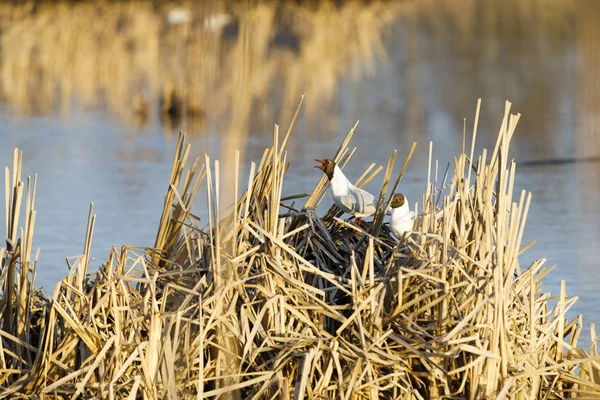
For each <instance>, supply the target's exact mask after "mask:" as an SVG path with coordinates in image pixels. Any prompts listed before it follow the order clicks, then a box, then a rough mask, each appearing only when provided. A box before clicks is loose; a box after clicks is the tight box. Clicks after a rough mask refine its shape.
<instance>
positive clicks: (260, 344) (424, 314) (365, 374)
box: [0, 103, 600, 399]
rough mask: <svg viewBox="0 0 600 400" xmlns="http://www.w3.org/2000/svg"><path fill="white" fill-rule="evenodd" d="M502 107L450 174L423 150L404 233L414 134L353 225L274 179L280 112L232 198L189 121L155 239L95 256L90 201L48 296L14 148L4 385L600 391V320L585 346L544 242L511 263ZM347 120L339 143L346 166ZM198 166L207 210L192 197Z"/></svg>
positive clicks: (447, 392)
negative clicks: (192, 156) (546, 286)
mask: <svg viewBox="0 0 600 400" xmlns="http://www.w3.org/2000/svg"><path fill="white" fill-rule="evenodd" d="M478 110H479V108H478ZM509 110H510V104H509V103H507V107H506V113H505V115H504V119H503V122H502V126H501V128H500V132H499V135H498V140H497V143H496V146H495V148H494V149H493V151H492V152H491V153H488V152H487V151H485V150H484V151H483V153H482V154H481V155H480V156H478V157H477V158H474V154H473V153H474V142H475V134H474V135H473V140H472V145H471V148H470V154H469V155H467V154H466V150H465V151H463V153H462V154H460V155H459V156H458V157H456V158H455V159H454V163H453V168H451V171H448V173H447V174H444V177H443V178H441V177H440V179H439V180H438V174H437V171H435V170H433V171H431V169H430V174H429V176H430V177H432V175H433V176H434V177H435V178H434V177H432V179H429V183H428V189H427V191H426V193H424V195H423V200H422V203H421V204H422V207H421V210H420V212H419V214H420V215H419V217H418V219H417V221H416V223H415V232H414V233H413V234H412V235H410V236H409V237H408V238H405V239H404V240H401V241H400V242H397V241H396V240H395V239H394V238H393V237H391V236H390V234H389V230H388V229H387V228H386V226H385V224H383V222H384V219H383V217H384V214H385V213H384V211H385V210H386V208H387V207H388V204H389V200H390V198H391V195H392V194H393V193H394V192H395V191H396V190H397V189H398V187H399V183H400V181H401V178H402V174H403V171H404V169H405V167H406V165H407V163H408V160H409V159H410V154H411V153H412V150H414V145H413V147H412V148H411V151H410V152H409V156H408V157H407V158H406V161H405V163H404V167H403V168H402V170H401V171H400V173H399V174H398V175H397V177H395V179H393V175H392V171H393V166H394V162H395V152H394V154H393V156H392V158H391V159H390V163H389V164H388V166H387V169H386V174H385V177H384V179H383V185H382V189H381V192H380V193H379V205H380V207H379V211H378V213H377V214H376V215H375V216H374V218H373V221H372V222H371V223H363V224H362V225H361V226H355V225H353V224H351V223H349V222H347V221H345V220H343V219H341V218H340V216H341V213H340V211H339V210H338V209H336V208H335V207H332V208H331V209H330V210H329V211H328V212H327V213H326V214H325V215H324V216H319V215H318V214H317V213H316V211H315V209H316V207H317V206H318V204H319V202H320V201H321V200H322V199H323V197H324V195H325V194H326V192H327V182H326V179H325V177H323V179H322V180H321V181H320V182H319V183H318V184H317V186H316V188H315V190H314V192H313V193H312V194H310V195H308V196H303V195H294V194H290V195H288V196H283V194H282V188H283V182H284V177H285V173H286V171H287V170H288V168H289V165H288V164H287V162H286V152H285V145H286V143H287V142H288V138H289V137H290V131H291V126H290V129H288V131H287V132H286V134H285V135H284V139H283V141H281V142H280V140H279V134H278V130H277V129H276V130H275V135H274V139H275V140H274V145H273V147H271V148H270V149H268V150H267V151H266V152H265V155H264V157H263V158H262V160H261V161H260V163H259V164H258V166H257V165H255V164H254V163H252V165H251V168H250V174H249V178H248V187H247V189H246V190H245V191H244V192H243V193H241V195H239V193H238V192H237V191H238V187H239V176H238V175H237V174H236V175H235V184H234V185H233V190H234V193H233V197H232V198H235V199H236V201H235V203H234V204H233V205H232V206H231V207H229V209H224V208H222V205H221V204H220V196H221V193H220V188H221V184H222V182H220V175H219V165H218V162H215V163H211V161H210V159H209V158H208V157H207V158H206V160H205V162H204V163H201V161H200V160H196V161H195V163H194V164H193V166H192V167H191V168H189V169H186V161H187V158H188V154H189V145H186V144H185V135H183V134H182V135H180V139H179V144H178V146H177V150H176V155H175V159H174V164H173V171H172V175H171V178H170V182H169V189H168V192H167V195H166V197H165V203H164V210H163V213H162V216H161V218H160V225H159V229H158V233H157V238H156V243H155V245H154V246H153V247H151V248H145V249H135V248H128V247H122V248H121V249H120V250H117V249H116V248H113V249H112V250H111V252H110V255H109V258H108V261H107V262H105V263H104V264H103V265H102V266H101V268H99V270H98V271H95V272H93V273H89V274H88V272H87V269H88V264H89V256H88V254H89V248H90V245H91V239H92V232H93V226H94V219H95V217H94V216H93V212H92V210H90V218H89V222H88V233H87V237H86V247H85V251H84V255H83V256H82V257H81V258H80V259H79V261H77V262H76V263H75V264H74V265H73V266H71V269H70V273H69V275H68V276H67V277H65V278H64V279H63V280H62V281H61V282H60V283H59V284H58V285H57V286H56V289H55V290H54V293H53V295H52V297H51V298H46V297H44V296H43V295H42V294H41V292H39V291H36V290H35V289H34V286H33V279H34V277H35V267H36V260H37V257H32V256H31V240H32V236H33V228H34V223H35V200H34V199H35V179H34V180H33V181H31V180H30V179H29V178H28V180H27V185H25V184H24V183H23V182H22V181H21V176H20V171H21V155H20V152H18V151H16V152H15V165H14V168H13V173H12V179H11V176H10V173H9V170H8V168H7V172H6V179H7V185H6V188H7V195H6V196H7V208H6V216H7V224H6V227H7V248H6V249H2V250H0V255H1V256H2V283H3V287H4V292H3V297H2V300H1V303H0V306H1V307H2V308H1V313H2V314H1V321H2V329H1V330H0V335H1V342H0V343H1V345H2V348H1V349H0V397H2V398H7V397H8V398H73V399H74V398H109V399H114V398H130V399H134V398H148V399H163V398H164V399H167V398H169V399H176V398H177V399H178V398H217V397H219V398H248V399H259V398H260V399H262V398H270V399H272V398H280V399H289V398H294V399H301V398H309V399H350V398H369V399H374V398H385V399H396V398H397V399H435V398H448V399H450V398H453V399H459V398H460V399H465V398H468V399H484V398H487V399H491V398H514V399H533V398H546V399H559V398H560V399H562V398H572V397H579V398H593V397H596V396H600V370H599V364H598V361H599V358H598V353H597V351H596V337H595V332H594V327H593V326H592V328H591V332H592V347H591V349H590V351H589V352H586V351H584V350H583V349H581V348H578V347H577V341H578V336H579V333H580V331H581V316H579V317H577V318H575V319H574V320H572V321H570V320H568V319H567V318H566V316H565V313H566V312H567V311H568V309H569V308H570V306H571V305H572V304H573V302H574V301H575V299H567V297H566V294H565V290H564V285H563V290H562V291H561V293H560V297H559V301H558V302H557V303H556V305H555V306H554V307H553V308H550V305H549V300H550V295H549V294H547V293H541V292H540V289H539V287H540V283H541V279H542V277H543V276H544V275H545V274H546V273H547V272H548V271H549V270H548V269H545V268H543V264H544V260H540V261H536V262H534V263H533V264H532V265H531V266H529V268H527V269H524V270H523V269H521V266H520V264H519V260H518V257H519V255H520V253H521V252H522V251H523V250H524V247H523V246H522V244H521V238H522V234H523V229H524V225H525V220H526V217H527V210H528V207H529V203H530V199H531V195H530V194H527V193H525V192H522V193H521V194H520V196H519V197H518V198H513V183H514V178H515V163H514V162H512V161H510V160H509V158H508V149H509V143H510V139H511V137H512V135H513V132H514V130H515V127H516V124H517V121H518V119H519V116H518V115H516V116H515V115H510V114H509ZM291 125H293V123H292V124H291ZM476 125H477V119H476V122H475V127H476ZM353 132H354V130H351V131H350V133H349V134H348V136H347V137H346V140H345V141H344V143H343V144H342V146H340V148H339V150H338V152H337V154H336V155H335V160H336V161H337V162H338V164H339V165H341V166H342V167H343V166H344V164H345V163H347V162H348V161H349V159H350V156H351V155H352V153H353V151H349V150H348V147H347V146H348V143H349V141H350V139H351V137H352V134H353ZM474 132H476V128H475V129H474ZM475 160H476V161H475ZM236 167H237V163H236ZM371 169H372V168H371V167H370V169H369V170H367V171H366V172H365V174H364V175H363V177H367V179H366V180H364V181H363V182H362V183H364V182H366V181H367V180H368V179H370V178H372V177H373V176H374V175H375V174H376V173H377V172H378V171H377V170H374V171H371ZM203 183H205V184H206V189H207V196H208V215H209V218H208V219H209V220H208V225H207V226H206V227H205V228H200V227H199V221H198V218H196V217H195V216H194V214H193V213H192V200H193V198H194V195H195V194H196V192H197V190H198V189H199V188H200V187H201V186H202V184H203ZM392 183H393V185H392ZM359 185H360V183H359ZM24 191H26V193H25V196H23V192H24ZM23 197H25V203H26V205H25V227H24V229H19V215H20V208H21V203H22V200H23ZM302 202H303V204H302ZM296 203H298V205H297V204H296ZM32 396H33V397H32Z"/></svg>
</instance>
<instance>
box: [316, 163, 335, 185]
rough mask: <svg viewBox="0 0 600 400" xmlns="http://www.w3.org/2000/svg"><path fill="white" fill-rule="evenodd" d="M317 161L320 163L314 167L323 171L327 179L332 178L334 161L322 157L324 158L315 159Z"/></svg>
mask: <svg viewBox="0 0 600 400" xmlns="http://www.w3.org/2000/svg"><path fill="white" fill-rule="evenodd" d="M315 161H316V162H318V163H321V165H315V168H319V169H320V170H321V171H323V173H324V174H325V175H327V178H328V179H329V180H332V179H333V171H334V170H335V161H333V160H330V159H328V158H326V159H324V160H315Z"/></svg>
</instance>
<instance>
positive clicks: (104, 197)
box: [0, 0, 600, 324]
mask: <svg viewBox="0 0 600 400" xmlns="http://www.w3.org/2000/svg"><path fill="white" fill-rule="evenodd" d="M208 3H209V2H201V3H200V4H196V3H192V2H189V3H186V2H179V3H169V4H163V3H159V2H157V4H158V5H154V4H152V3H150V2H147V3H144V2H135V3H133V2H131V3H128V2H119V3H99V4H95V3H86V2H76V3H73V4H60V5H56V4H54V5H51V4H46V5H43V4H44V3H41V4H42V5H39V6H37V8H35V9H32V8H31V7H29V6H27V5H25V6H18V7H17V6H7V5H4V4H2V5H0V52H1V53H0V98H1V99H2V101H3V103H4V105H3V106H4V107H5V108H2V109H0V144H1V146H0V149H1V151H0V161H1V163H2V164H8V163H9V162H10V157H11V155H12V148H13V147H14V146H19V147H21V148H22V149H23V150H24V157H25V159H24V166H25V169H26V173H32V172H34V171H35V172H38V173H39V174H40V177H39V180H38V182H39V186H38V200H37V203H36V204H37V209H38V221H37V223H36V245H40V246H41V247H42V256H41V266H40V268H39V270H38V271H39V283H40V284H43V285H46V286H50V285H52V284H53V283H54V282H56V280H57V279H58V278H59V277H60V274H62V272H64V270H65V267H64V262H63V260H64V257H65V256H67V255H75V254H79V253H80V252H81V249H82V247H83V234H84V232H85V218H86V216H87V210H88V202H89V201H94V202H95V203H96V212H97V214H98V220H97V225H96V234H95V236H94V244H93V248H94V249H95V250H94V252H93V255H94V256H96V257H97V258H98V259H103V258H105V257H106V254H107V250H108V249H109V247H110V246H111V245H112V244H115V245H120V244H123V243H131V244H135V245H144V244H151V243H153V241H154V235H155V228H156V224H157V222H158V216H159V214H158V213H159V212H160V207H161V202H162V199H163V195H164V191H165V186H164V185H166V182H167V179H168V173H169V171H170V165H171V162H172V151H173V148H174V140H175V136H176V133H177V131H178V129H180V128H184V129H186V130H187V131H188V132H189V133H192V134H194V135H193V137H192V138H191V139H192V145H193V148H192V149H193V151H194V152H195V153H196V154H194V155H202V154H203V153H204V152H206V153H208V154H210V155H211V156H212V157H213V158H221V159H222V160H223V159H226V157H223V154H225V155H226V156H227V157H229V156H230V155H231V154H232V152H231V148H234V147H238V148H243V149H244V154H245V157H246V160H255V161H256V160H259V159H260V157H261V156H262V151H263V150H264V147H266V146H267V145H268V144H269V142H270V140H271V139H270V137H271V135H272V124H273V123H274V122H276V123H279V124H281V126H282V130H285V128H287V123H288V121H289V119H290V117H291V115H292V114H293V112H294V110H295V107H296V104H297V102H298V100H299V98H300V96H301V94H302V93H306V99H305V104H304V108H303V113H302V114H301V116H300V119H299V120H298V122H297V125H296V128H295V132H294V136H293V138H292V141H291V142H290V143H289V145H288V148H289V149H290V154H289V156H288V159H289V161H290V162H291V163H292V168H291V169H290V173H289V175H288V178H287V180H286V187H284V192H286V193H297V192H306V191H310V190H311V189H312V188H313V186H314V184H315V183H316V181H317V180H318V179H319V178H320V175H318V174H315V170H314V169H313V168H312V165H314V163H313V161H312V160H313V159H314V158H324V157H328V156H330V155H331V154H332V153H333V152H334V151H335V150H336V149H337V147H338V144H339V140H340V138H341V137H342V136H343V135H344V134H345V132H346V131H347V129H349V128H350V127H351V126H352V125H353V124H354V122H355V121H356V120H357V119H360V120H361V122H360V125H359V128H358V131H357V134H356V136H355V139H354V141H353V144H354V145H355V146H357V147H358V150H357V152H356V154H355V156H354V157H353V160H352V162H351V163H350V164H349V165H348V166H347V174H348V175H349V176H352V177H358V176H359V175H360V174H361V173H362V172H363V170H364V168H365V166H366V165H368V164H370V163H371V162H376V163H378V164H384V165H385V163H386V162H387V158H388V157H389V155H390V154H391V152H392V150H393V149H394V148H396V149H398V150H399V156H400V157H402V156H403V155H404V154H405V153H406V151H407V149H408V148H409V147H410V144H411V143H412V142H413V141H416V142H418V143H419V147H418V148H417V152H416V153H415V155H414V157H413V160H412V162H411V165H410V167H409V170H408V171H407V175H406V177H405V179H404V180H403V183H402V185H403V189H402V191H403V192H404V193H407V195H408V197H409V198H410V199H414V200H418V199H419V198H420V195H421V193H423V191H424V189H425V177H426V171H427V168H426V166H427V154H428V151H427V147H428V142H429V141H430V140H433V141H434V143H435V147H434V154H435V156H436V158H438V159H439V160H440V162H441V163H440V168H441V169H442V170H443V168H445V163H446V162H447V161H448V160H450V159H451V157H452V156H454V155H455V154H457V153H458V152H459V151H460V150H461V147H462V130H463V118H464V117H466V118H467V120H468V124H467V127H468V128H467V129H468V131H469V132H470V131H471V129H472V122H473V117H474V109H475V104H476V101H477V98H479V97H481V98H483V106H482V109H481V118H480V125H479V133H478V142H477V149H481V148H482V147H488V148H489V147H491V146H493V144H494V141H495V136H496V132H497V130H498V128H499V123H500V122H501V120H502V113H503V111H504V101H505V100H507V99H508V100H510V101H512V102H513V111H515V112H520V113H521V114H522V117H521V120H520V122H519V126H518V128H517V133H516V135H515V138H514V141H513V145H512V148H511V154H512V156H513V157H514V158H515V159H516V160H517V162H521V161H523V162H528V161H534V162H531V163H529V165H527V164H526V163H523V164H522V165H520V166H519V167H518V169H517V182H516V188H515V189H516V190H521V189H523V188H524V189H528V190H531V191H532V192H533V201H532V205H531V209H530V213H529V217H528V224H527V228H526V230H525V237H524V238H523V243H524V244H526V243H528V242H530V241H531V240H536V241H537V243H538V244H537V245H536V246H534V247H533V248H532V249H531V250H529V251H528V252H526V253H525V254H524V255H523V257H522V259H521V262H522V264H521V267H522V268H526V267H527V266H528V265H529V263H530V262H531V261H532V260H534V259H536V258H540V257H546V258H548V264H549V265H552V264H557V265H558V267H557V269H556V271H555V272H554V273H552V274H550V275H549V276H548V278H547V279H546V280H545V287H544V290H550V291H552V292H554V293H557V292H558V291H559V287H560V280H561V279H566V280H567V289H568V292H569V293H570V294H575V293H576V294H577V295H579V296H580V298H581V300H580V301H579V302H578V303H576V305H575V307H574V308H573V312H584V323H585V324H588V323H589V322H593V321H596V322H599V321H600V311H598V310H597V309H596V308H595V307H594V306H595V304H597V302H598V301H599V300H600V295H599V294H598V293H600V276H599V275H598V274H597V273H596V272H595V271H596V270H597V264H598V261H597V260H598V259H599V258H600V248H599V247H598V245H597V243H598V242H599V241H600V211H599V210H598V206H597V205H598V204H600V178H599V176H600V163H598V162H587V163H578V162H574V163H562V162H559V163H544V162H542V163H536V162H537V161H548V160H563V161H564V160H569V159H572V160H581V159H584V158H594V157H598V156H600V136H599V134H598V127H599V126H600V121H599V118H600V79H598V73H599V72H600V71H598V68H597V66H598V65H599V62H600V58H599V56H600V50H598V49H597V43H598V41H599V39H600V25H598V24H597V23H596V21H597V20H598V17H600V3H599V2H595V1H577V2H574V1H554V0H550V1H548V0H544V1H542V0H527V1H517V0H504V1H493V0H483V1H476V0H466V1H461V2H460V7H458V6H457V3H456V2H455V1H451V0H436V1H434V0H419V1H408V0H406V1H398V2H385V3H383V2H377V1H370V2H343V3H342V2H339V5H338V3H337V2H333V1H320V2H317V3H310V4H307V3H303V2H294V4H290V3H288V2H280V3H277V2H269V3H263V2H255V3H249V2H245V3H243V2H225V1H221V2H212V3H210V4H208ZM26 4H32V3H26ZM173 10H175V11H177V12H175V14H173V13H172V12H173ZM188 12H189V14H188ZM169 16H170V17H169ZM169 18H171V21H173V19H174V18H175V19H177V18H179V21H178V22H177V23H173V22H171V23H169V20H168V19H169ZM247 134H248V135H247ZM246 135H247V136H246ZM224 138H225V139H227V140H224ZM316 172H318V171H316ZM225 176H227V175H225ZM157 182H159V183H158V184H157ZM379 183H380V180H379V179H375V180H374V181H373V182H372V184H371V186H370V187H368V188H367V189H369V190H372V191H376V190H377V185H378V184H379ZM203 205H204V198H203V196H199V197H198V204H196V210H197V211H198V213H200V210H202V208H203ZM328 205H329V203H328V202H324V206H328Z"/></svg>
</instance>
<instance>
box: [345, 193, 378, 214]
mask: <svg viewBox="0 0 600 400" xmlns="http://www.w3.org/2000/svg"><path fill="white" fill-rule="evenodd" d="M340 202H341V203H342V204H343V205H344V206H345V207H348V208H349V209H350V210H352V211H354V212H355V213H359V214H365V215H372V214H375V211H376V210H377V203H376V202H375V196H373V195H372V194H371V193H369V192H367V191H366V190H362V189H360V188H357V187H354V188H352V189H351V190H350V193H348V194H347V195H345V196H342V197H341V198H340Z"/></svg>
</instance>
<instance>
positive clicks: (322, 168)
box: [315, 159, 325, 172]
mask: <svg viewBox="0 0 600 400" xmlns="http://www.w3.org/2000/svg"><path fill="white" fill-rule="evenodd" d="M315 161H316V162H318V163H321V165H315V168H319V169H320V170H321V171H323V172H325V161H323V160H316V159H315Z"/></svg>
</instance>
